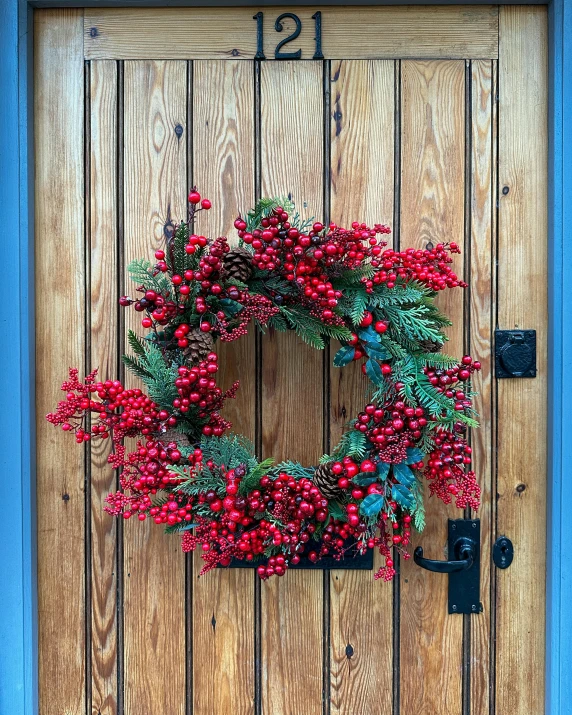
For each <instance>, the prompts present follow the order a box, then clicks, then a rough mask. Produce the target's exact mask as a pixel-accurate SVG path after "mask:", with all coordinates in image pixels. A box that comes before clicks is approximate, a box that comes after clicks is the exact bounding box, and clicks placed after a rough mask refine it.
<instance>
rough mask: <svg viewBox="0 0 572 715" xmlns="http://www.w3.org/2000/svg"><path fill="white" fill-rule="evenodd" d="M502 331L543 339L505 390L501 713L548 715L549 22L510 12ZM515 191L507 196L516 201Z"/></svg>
mask: <svg viewBox="0 0 572 715" xmlns="http://www.w3.org/2000/svg"><path fill="white" fill-rule="evenodd" d="M500 43H501V44H500V46H501V53H500V59H499V91H500V100H499V177H498V179H499V187H500V188H501V191H500V192H499V226H498V231H499V236H498V244H499V255H498V261H499V264H498V325H499V328H501V329H515V328H527V329H535V330H536V331H537V368H538V373H537V377H536V378H535V379H529V380H526V379H523V380H499V382H498V445H497V448H498V486H497V491H498V504H497V509H498V517H497V523H498V529H499V534H497V535H501V534H504V535H506V536H508V537H509V538H510V539H511V540H512V542H513V544H514V546H515V553H514V561H513V563H512V565H511V567H510V568H509V569H506V570H504V571H496V596H497V632H496V637H497V647H496V653H497V660H496V707H497V712H498V713H518V715H521V713H522V715H524V714H525V713H539V714H540V713H543V712H544V667H543V663H544V654H545V640H544V638H545V636H544V625H545V611H544V603H545V569H546V561H545V552H546V525H545V515H546V418H545V415H546V395H547V360H546V355H547V348H546V343H547V322H548V321H547V281H546V271H545V261H544V257H545V256H546V252H547V215H546V206H547V203H546V202H547V86H548V85H547V13H546V8H544V7H535V8H521V7H514V8H502V9H501V24H500ZM505 187H507V189H508V192H507V191H506V189H505Z"/></svg>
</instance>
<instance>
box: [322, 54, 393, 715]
mask: <svg viewBox="0 0 572 715" xmlns="http://www.w3.org/2000/svg"><path fill="white" fill-rule="evenodd" d="M394 75H395V72H394V62H392V61H389V60H385V61H384V60H381V61H359V60H355V61H348V60H343V61H337V62H332V68H331V112H332V114H331V159H330V180H331V217H332V220H333V221H335V222H336V223H337V224H338V225H341V226H349V225H350V224H351V222H352V221H365V222H366V223H368V225H370V226H373V224H374V223H386V224H388V225H391V224H392V222H393V203H394V187H393V180H394V133H393V131H392V128H393V126H394V81H395V76H394ZM389 238H390V239H391V237H389ZM336 347H337V346H334V347H333V350H332V354H334V353H335V350H336ZM367 384H368V380H367V378H365V377H364V376H363V374H362V372H361V365H358V364H350V365H347V366H346V367H344V368H343V369H339V368H335V367H331V368H330V385H331V411H330V435H331V443H332V445H334V444H336V443H337V442H338V440H339V439H340V437H341V435H342V432H343V431H344V429H345V427H346V424H347V421H348V420H349V419H351V418H352V417H353V416H355V415H357V413H358V412H359V411H360V410H362V409H363V406H364V404H365V393H366V388H367ZM381 562H382V559H381V557H380V556H379V554H377V555H376V557H375V564H374V568H375V569H376V570H377V569H378V568H379V567H380V566H381V565H382V563H381ZM373 573H374V572H371V571H365V572H364V571H347V570H337V571H332V572H331V574H330V584H331V588H330V594H331V597H330V614H331V616H330V618H331V699H332V702H331V712H332V713H339V714H342V713H345V714H348V715H349V714H350V713H364V715H365V713H371V712H377V713H380V714H383V713H390V712H391V710H392V697H391V691H392V588H391V586H390V585H389V584H385V583H382V582H379V581H374V579H373ZM348 646H351V649H352V655H351V657H349V656H348V655H347V653H348V651H347V650H346V649H347V647H348Z"/></svg>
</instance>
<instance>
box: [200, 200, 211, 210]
mask: <svg viewBox="0 0 572 715" xmlns="http://www.w3.org/2000/svg"><path fill="white" fill-rule="evenodd" d="M201 206H202V207H203V208H204V209H205V210H206V211H208V210H209V209H210V207H211V206H212V204H211V202H210V201H209V200H208V199H203V200H202V201H201Z"/></svg>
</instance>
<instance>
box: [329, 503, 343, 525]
mask: <svg viewBox="0 0 572 715" xmlns="http://www.w3.org/2000/svg"><path fill="white" fill-rule="evenodd" d="M328 512H329V514H330V516H331V517H332V519H338V520H340V521H347V515H346V512H345V510H344V509H343V507H342V505H341V504H340V503H339V502H337V501H331V502H328Z"/></svg>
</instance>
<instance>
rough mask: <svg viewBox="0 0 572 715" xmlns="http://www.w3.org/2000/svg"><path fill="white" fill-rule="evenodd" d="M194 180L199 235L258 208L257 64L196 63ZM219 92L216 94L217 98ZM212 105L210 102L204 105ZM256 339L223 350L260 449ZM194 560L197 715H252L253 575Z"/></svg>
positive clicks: (244, 422)
mask: <svg viewBox="0 0 572 715" xmlns="http://www.w3.org/2000/svg"><path fill="white" fill-rule="evenodd" d="M192 77H193V83H192V92H193V112H192V117H193V175H194V181H196V183H197V185H198V186H199V189H200V191H201V192H202V195H203V196H208V197H209V198H210V199H211V201H212V204H213V208H212V209H211V210H210V211H208V212H207V211H205V212H203V213H202V214H199V218H198V219H197V230H200V232H201V233H202V234H204V235H206V236H211V237H213V238H216V237H217V236H228V237H229V241H231V243H232V242H236V241H237V240H238V236H237V233H236V229H235V228H234V226H233V222H234V219H235V218H236V216H237V215H238V212H239V209H240V210H242V211H243V212H244V211H245V210H246V207H248V206H251V205H253V203H254V112H253V109H252V108H253V104H254V81H253V77H254V75H253V66H252V64H251V63H247V62H238V61H230V60H229V61H228V62H221V61H197V62H194V63H193V74H192ZM213 87H216V88H217V91H216V93H213ZM206 98H208V101H205V99H206ZM254 337H255V336H254V331H252V330H251V331H250V334H249V335H248V336H245V337H243V338H241V339H240V340H239V341H237V342H235V343H217V348H216V351H217V353H218V355H219V361H220V367H221V370H220V373H219V376H220V383H221V384H222V386H223V388H228V387H230V386H231V385H232V383H233V382H234V381H235V380H240V390H239V392H238V396H237V398H236V400H231V401H229V402H227V404H226V406H225V409H224V415H225V417H226V418H227V419H230V421H231V422H232V424H233V430H234V431H236V432H238V433H240V434H244V435H246V436H247V437H248V438H249V439H251V440H252V441H254V437H255V394H256V386H255V380H256V360H255V351H254ZM202 565H203V561H202V559H201V558H200V553H199V552H197V553H196V554H194V555H193V572H194V575H195V580H194V584H193V616H192V618H193V654H194V667H193V703H194V706H193V712H194V713H195V715H201V714H204V715H211V713H230V712H237V713H249V712H252V711H253V703H254V579H255V578H256V575H255V573H254V571H252V570H248V569H230V570H223V569H218V570H216V571H211V572H210V573H208V574H206V575H205V576H204V577H201V578H200V579H199V580H197V579H196V577H198V574H199V572H200V570H201V567H202Z"/></svg>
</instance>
